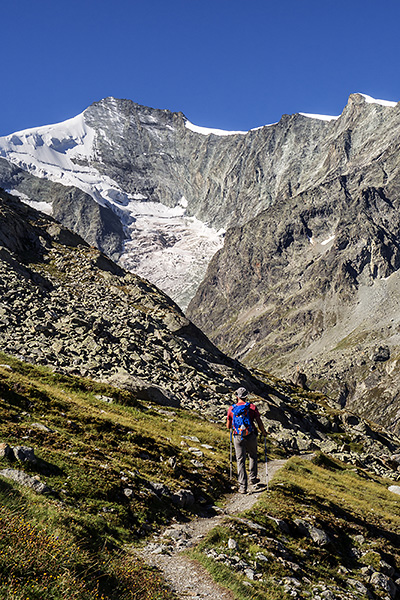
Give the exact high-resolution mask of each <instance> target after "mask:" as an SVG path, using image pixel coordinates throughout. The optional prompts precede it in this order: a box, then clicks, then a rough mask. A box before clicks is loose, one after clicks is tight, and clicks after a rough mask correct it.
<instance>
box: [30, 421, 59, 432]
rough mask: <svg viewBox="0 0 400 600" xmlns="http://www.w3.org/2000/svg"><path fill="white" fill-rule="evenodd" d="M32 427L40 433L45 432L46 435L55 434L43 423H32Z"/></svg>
mask: <svg viewBox="0 0 400 600" xmlns="http://www.w3.org/2000/svg"><path fill="white" fill-rule="evenodd" d="M31 427H33V428H34V429H38V430H39V431H44V432H45V433H54V430H53V429H50V427H47V425H43V423H31Z"/></svg>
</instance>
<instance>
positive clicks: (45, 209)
mask: <svg viewBox="0 0 400 600" xmlns="http://www.w3.org/2000/svg"><path fill="white" fill-rule="evenodd" d="M6 192H7V193H8V194H12V195H13V196H17V198H19V199H20V200H21V202H23V203H24V204H27V205H28V206H31V207H32V208H34V209H35V210H40V212H42V213H45V214H46V215H50V216H51V215H52V214H53V207H52V205H51V204H50V203H49V202H36V201H35V200H31V199H30V198H29V196H27V195H26V194H24V193H23V192H19V191H18V190H6Z"/></svg>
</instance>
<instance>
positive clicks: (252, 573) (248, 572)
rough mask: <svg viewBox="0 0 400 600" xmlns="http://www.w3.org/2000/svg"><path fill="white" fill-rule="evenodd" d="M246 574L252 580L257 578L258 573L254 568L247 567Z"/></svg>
mask: <svg viewBox="0 0 400 600" xmlns="http://www.w3.org/2000/svg"><path fill="white" fill-rule="evenodd" d="M244 574H245V575H246V577H247V579H250V580H251V581H253V580H254V579H255V575H256V574H255V571H254V569H245V570H244Z"/></svg>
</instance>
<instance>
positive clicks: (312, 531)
mask: <svg viewBox="0 0 400 600" xmlns="http://www.w3.org/2000/svg"><path fill="white" fill-rule="evenodd" d="M294 523H295V525H296V526H297V528H298V530H299V532H300V533H301V534H302V535H305V536H307V537H310V538H311V539H312V541H313V542H315V543H316V544H317V545H318V546H326V545H327V544H329V543H330V541H331V540H330V537H329V535H328V534H327V533H326V532H325V531H323V530H322V529H318V528H317V527H314V525H312V524H311V523H309V522H308V521H305V520H304V519H295V521H294Z"/></svg>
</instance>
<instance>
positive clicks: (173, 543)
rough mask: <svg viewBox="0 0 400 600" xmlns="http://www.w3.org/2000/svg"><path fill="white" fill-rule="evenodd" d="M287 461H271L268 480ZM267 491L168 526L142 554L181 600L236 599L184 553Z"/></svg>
mask: <svg viewBox="0 0 400 600" xmlns="http://www.w3.org/2000/svg"><path fill="white" fill-rule="evenodd" d="M285 462H286V460H272V461H270V462H269V463H268V475H269V479H272V477H273V476H274V475H275V473H276V472H277V471H278V470H279V469H280V468H281V467H283V465H284V464H285ZM264 477H265V476H264ZM266 489H267V487H266V485H264V487H262V488H261V489H260V490H257V491H250V492H249V493H247V494H239V493H236V494H230V495H229V496H227V502H226V505H225V508H224V509H220V512H219V514H217V515H215V516H211V517H204V518H198V519H195V520H193V521H191V522H190V523H183V524H182V523H179V524H177V525H174V526H172V527H168V529H166V530H165V531H164V532H163V533H162V534H161V536H159V537H158V538H154V539H153V541H151V542H150V543H149V544H148V545H147V546H146V547H145V548H143V549H142V550H141V551H140V555H141V556H142V558H143V559H144V560H145V561H146V562H147V563H148V564H150V565H153V566H155V567H158V568H159V569H160V571H161V572H162V574H163V576H164V578H165V580H166V581H167V582H168V583H169V585H170V587H171V589H172V590H173V591H174V592H175V593H176V594H177V596H178V597H179V598H181V599H182V600H233V596H232V594H231V593H230V592H229V591H228V590H226V589H224V588H222V587H221V586H219V585H218V584H216V583H215V581H214V580H213V579H212V578H211V576H210V575H209V574H208V573H207V571H206V570H205V569H204V568H203V567H202V566H201V565H200V564H199V563H197V562H196V561H194V560H191V559H189V558H188V557H187V556H185V555H184V554H182V551H183V550H187V549H188V548H192V547H194V546H196V544H198V543H199V542H200V541H201V540H202V539H203V538H204V536H206V535H207V533H208V532H209V531H211V529H213V528H214V527H216V526H217V525H219V524H220V523H221V522H222V520H223V519H224V517H225V516H226V515H234V514H236V513H240V512H243V511H245V510H248V509H249V508H251V507H252V506H253V504H254V503H255V502H256V501H257V500H258V498H259V497H260V495H261V494H262V493H263V492H265V491H266Z"/></svg>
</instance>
